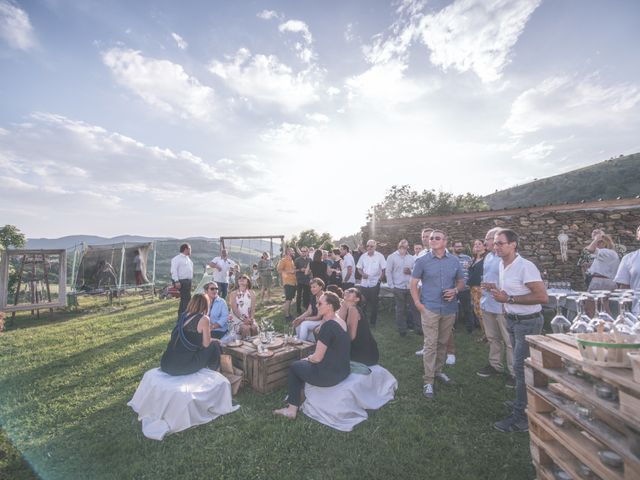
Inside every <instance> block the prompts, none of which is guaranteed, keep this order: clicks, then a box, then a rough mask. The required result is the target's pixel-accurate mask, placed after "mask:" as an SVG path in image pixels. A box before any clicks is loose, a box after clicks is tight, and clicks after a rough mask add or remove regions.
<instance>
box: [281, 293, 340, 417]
mask: <svg viewBox="0 0 640 480" xmlns="http://www.w3.org/2000/svg"><path fill="white" fill-rule="evenodd" d="M339 309H340V299H339V298H338V296H337V295H336V294H335V293H331V292H327V293H325V294H324V295H323V296H322V297H321V298H320V301H319V302H318V312H319V313H320V315H322V316H323V317H324V318H326V319H327V320H326V321H325V322H323V323H322V326H321V327H320V332H319V333H318V342H317V343H316V351H315V352H314V353H313V354H312V355H309V356H308V357H306V358H304V359H302V360H298V361H297V362H294V363H293V364H291V367H289V380H288V386H289V395H288V402H289V405H288V406H287V407H286V408H281V409H279V410H274V411H273V413H275V414H276V415H282V416H284V417H287V418H290V419H294V418H296V415H297V414H298V408H299V407H300V403H301V402H300V400H301V399H300V397H301V392H302V389H303V388H304V384H305V383H309V384H311V385H316V386H318V387H332V386H334V385H337V384H338V383H340V382H341V381H342V380H344V379H345V378H347V377H348V376H349V373H350V371H351V370H350V366H349V347H350V343H351V340H350V339H349V335H348V334H347V325H346V324H345V323H344V320H342V319H341V318H340V317H338V316H337V315H336V312H337V311H338V310H339Z"/></svg>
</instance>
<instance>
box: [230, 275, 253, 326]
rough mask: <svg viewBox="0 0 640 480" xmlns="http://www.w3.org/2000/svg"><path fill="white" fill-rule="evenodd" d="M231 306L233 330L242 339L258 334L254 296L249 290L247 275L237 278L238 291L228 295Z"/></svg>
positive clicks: (249, 284) (249, 283)
mask: <svg viewBox="0 0 640 480" xmlns="http://www.w3.org/2000/svg"><path fill="white" fill-rule="evenodd" d="M229 304H230V305H231V322H232V326H233V327H234V329H237V331H238V332H240V335H242V336H243V337H249V336H251V335H257V334H258V324H257V323H256V321H255V315H256V294H255V293H254V292H253V290H251V280H249V276H248V275H244V274H243V275H240V276H239V277H238V289H237V290H236V291H235V292H234V294H233V295H229Z"/></svg>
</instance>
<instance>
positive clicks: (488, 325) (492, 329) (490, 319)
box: [482, 310, 513, 375]
mask: <svg viewBox="0 0 640 480" xmlns="http://www.w3.org/2000/svg"><path fill="white" fill-rule="evenodd" d="M482 320H483V321H484V333H485V335H486V336H487V343H488V344H489V365H491V366H492V367H493V368H495V369H496V370H498V371H500V372H503V371H504V365H503V363H502V353H503V352H504V350H505V348H504V347H505V345H506V347H507V349H506V350H507V351H506V354H507V369H508V370H509V373H510V374H511V375H513V349H512V348H511V339H510V338H509V332H508V331H507V319H506V318H505V317H504V315H503V314H501V313H491V312H487V311H486V310H483V311H482Z"/></svg>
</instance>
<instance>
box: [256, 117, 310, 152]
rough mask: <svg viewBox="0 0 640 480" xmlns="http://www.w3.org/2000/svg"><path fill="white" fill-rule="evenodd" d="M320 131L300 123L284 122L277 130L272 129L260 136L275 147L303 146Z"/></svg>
mask: <svg viewBox="0 0 640 480" xmlns="http://www.w3.org/2000/svg"><path fill="white" fill-rule="evenodd" d="M318 132H319V129H318V128H317V127H312V126H308V125H300V124H298V123H288V122H284V123H282V124H281V125H280V126H278V127H276V128H270V129H268V130H267V131H265V132H264V133H262V134H261V135H260V139H261V140H262V141H263V142H266V143H272V144H275V145H280V146H282V145H290V144H297V145H299V144H303V143H306V142H308V141H309V140H311V139H312V138H313V137H315V135H317V133H318Z"/></svg>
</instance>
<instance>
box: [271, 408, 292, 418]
mask: <svg viewBox="0 0 640 480" xmlns="http://www.w3.org/2000/svg"><path fill="white" fill-rule="evenodd" d="M273 413H274V414H275V415H282V416H283V417H286V418H288V419H290V420H295V418H296V416H297V414H298V410H297V409H295V410H293V409H291V408H290V407H287V408H280V409H278V410H274V411H273Z"/></svg>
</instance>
